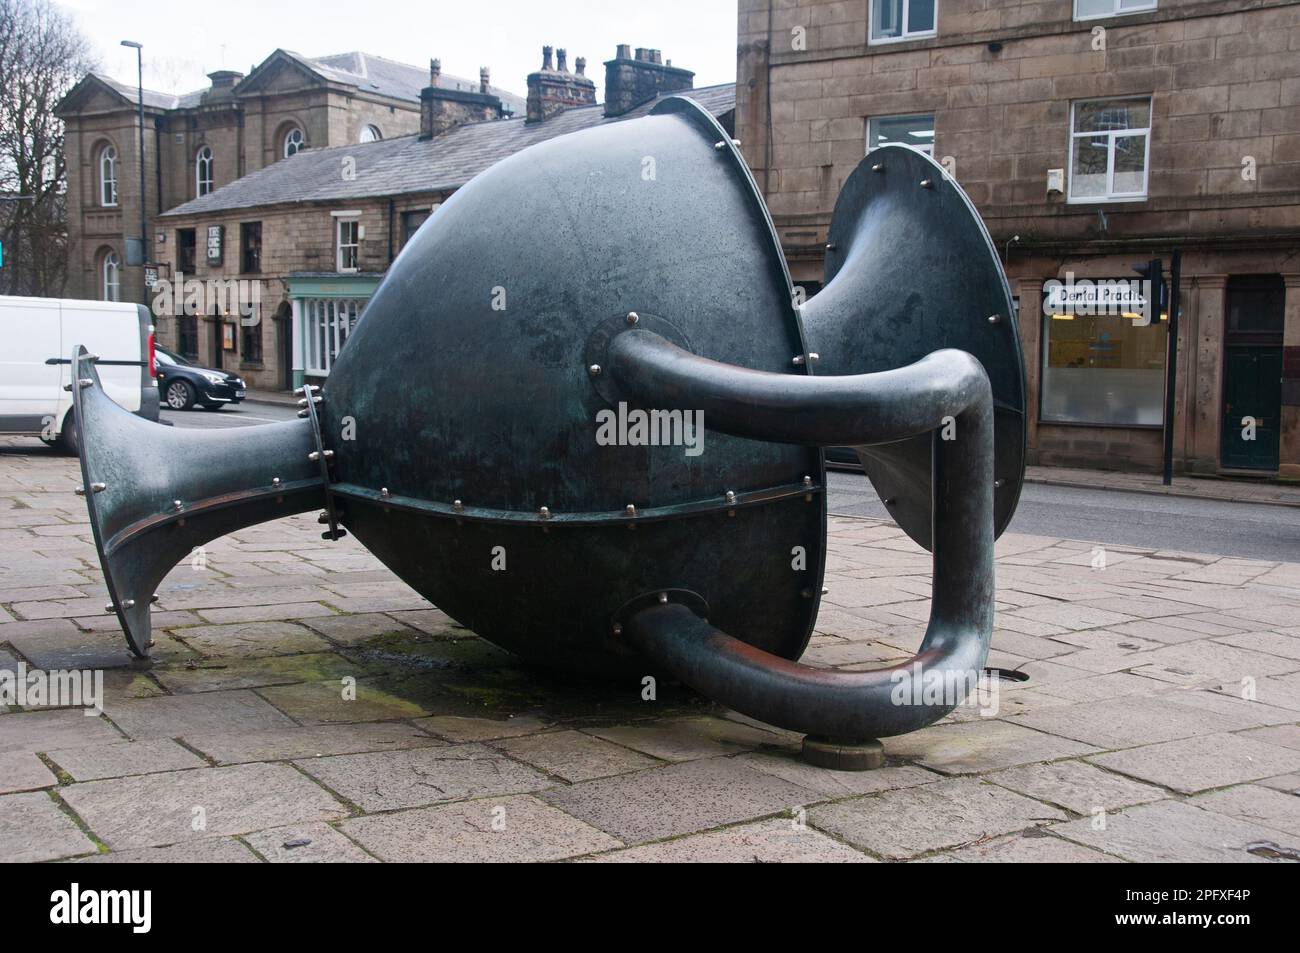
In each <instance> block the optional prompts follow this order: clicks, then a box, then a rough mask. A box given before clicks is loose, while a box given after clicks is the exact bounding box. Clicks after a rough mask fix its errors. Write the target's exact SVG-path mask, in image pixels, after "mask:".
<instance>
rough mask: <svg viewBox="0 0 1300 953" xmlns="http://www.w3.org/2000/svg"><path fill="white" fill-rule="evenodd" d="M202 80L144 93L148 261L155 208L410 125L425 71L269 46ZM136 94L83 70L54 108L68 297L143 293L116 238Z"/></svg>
mask: <svg viewBox="0 0 1300 953" xmlns="http://www.w3.org/2000/svg"><path fill="white" fill-rule="evenodd" d="M208 78H209V79H210V80H211V81H212V85H211V86H210V87H208V88H207V89H204V90H200V91H198V92H194V93H188V94H186V95H183V96H172V95H169V94H165V93H157V92H152V91H150V90H145V91H144V114H145V137H144V168H145V186H144V190H145V196H144V201H145V214H146V219H147V221H148V223H149V228H148V230H147V231H148V235H147V236H146V238H147V245H146V247H147V253H146V256H145V257H147V258H148V260H149V262H151V263H152V262H154V261H156V260H158V259H160V258H161V257H162V256H163V254H164V253H165V252H171V249H170V248H169V246H168V243H169V241H170V240H171V236H169V235H168V234H167V233H166V230H165V229H160V228H159V227H158V225H159V223H158V216H159V215H161V214H162V213H163V212H165V211H167V210H169V209H172V208H175V207H176V206H178V205H181V204H183V203H185V202H188V201H190V200H192V199H195V198H200V197H203V196H205V195H208V194H209V193H212V192H215V191H216V190H218V189H220V188H222V187H223V186H225V185H228V184H229V183H231V182H234V181H236V180H237V179H240V178H242V177H243V176H245V175H248V174H249V173H252V172H256V171H257V170H258V169H262V168H264V167H266V166H268V165H272V164H273V163H275V162H278V161H280V160H282V159H285V158H288V157H290V156H293V155H295V154H296V153H298V152H299V151H301V150H304V149H318V148H324V147H328V146H338V145H344V144H347V143H361V142H368V141H371V140H376V139H386V138H392V137H395V136H405V135H410V134H412V133H415V132H417V131H418V130H419V128H420V94H421V90H422V89H424V87H426V86H428V85H429V71H428V70H425V69H421V68H419V67H415V66H408V65H406V64H404V63H395V62H393V61H391V60H386V59H383V58H382V57H378V56H372V55H370V54H367V53H355V52H354V53H341V54H338V55H335V56H322V57H318V58H314V59H313V58H308V57H304V56H300V55H299V54H297V53H291V52H289V51H287V50H276V51H275V52H274V53H272V54H271V55H270V56H268V57H267V58H266V59H265V60H263V61H262V63H260V64H259V65H257V66H255V67H253V69H252V70H251V71H250V72H249V74H248V75H247V76H245V75H244V74H242V73H237V72H234V71H230V70H221V71H218V72H215V73H211V74H209V77H208ZM437 85H438V86H439V88H440V89H442V90H444V91H445V92H446V93H448V94H449V95H454V94H455V93H457V92H460V91H472V92H475V93H477V92H478V91H479V88H480V81H479V80H475V81H471V80H468V79H461V78H459V77H454V76H448V75H442V76H441V77H440V79H439V81H438V84H437ZM491 92H492V93H493V95H495V96H497V97H498V98H500V99H501V101H502V106H503V108H504V109H505V110H506V111H507V112H522V111H523V109H524V101H523V99H521V98H520V97H518V96H515V95H513V94H511V93H508V92H506V91H504V90H499V89H496V88H495V87H493V88H492V89H491ZM138 103H139V94H138V91H137V89H136V87H134V86H130V85H126V84H123V83H118V82H116V81H115V80H112V79H110V78H108V77H107V76H101V75H99V74H95V73H92V74H90V75H88V76H86V77H85V78H84V79H82V80H81V82H79V83H78V84H77V85H76V86H75V87H73V89H72V90H71V91H69V93H68V95H67V96H66V97H64V99H63V101H62V102H61V103H60V104H59V105H58V107H57V108H56V110H55V111H56V113H57V114H58V115H59V117H60V118H61V119H62V120H63V122H64V126H65V142H64V152H65V157H66V161H67V168H68V192H67V214H68V232H69V236H68V237H69V255H70V261H69V268H68V287H67V291H66V293H67V294H68V295H69V296H70V297H77V298H104V297H115V298H117V299H118V300H122V301H144V300H145V297H144V295H145V288H144V269H142V268H140V267H138V265H132V266H128V262H127V245H128V240H132V239H136V238H139V237H140V200H141V196H140V154H139V153H140V126H139V119H138ZM184 254H185V252H184V251H183V252H182V255H181V257H184ZM171 257H176V253H175V252H171Z"/></svg>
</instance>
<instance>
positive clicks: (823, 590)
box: [822, 586, 830, 596]
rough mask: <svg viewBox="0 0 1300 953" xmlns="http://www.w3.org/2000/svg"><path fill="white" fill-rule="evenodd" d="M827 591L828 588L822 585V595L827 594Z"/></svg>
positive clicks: (828, 591)
mask: <svg viewBox="0 0 1300 953" xmlns="http://www.w3.org/2000/svg"><path fill="white" fill-rule="evenodd" d="M829 593H830V590H829V589H827V588H826V587H825V586H822V595H823V596H824V595H827V594H829Z"/></svg>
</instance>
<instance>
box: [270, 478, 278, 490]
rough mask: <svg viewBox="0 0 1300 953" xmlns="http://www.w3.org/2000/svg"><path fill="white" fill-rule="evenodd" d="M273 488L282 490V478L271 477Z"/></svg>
mask: <svg viewBox="0 0 1300 953" xmlns="http://www.w3.org/2000/svg"><path fill="white" fill-rule="evenodd" d="M271 486H273V487H275V488H276V489H277V490H278V489H279V488H280V478H279V477H271Z"/></svg>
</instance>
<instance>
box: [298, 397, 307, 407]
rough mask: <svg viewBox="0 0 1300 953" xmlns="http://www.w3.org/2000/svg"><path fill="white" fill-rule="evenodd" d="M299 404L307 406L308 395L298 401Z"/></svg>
mask: <svg viewBox="0 0 1300 953" xmlns="http://www.w3.org/2000/svg"><path fill="white" fill-rule="evenodd" d="M298 406H299V407H306V406H307V398H306V397H303V398H302V399H301V400H299V401H298Z"/></svg>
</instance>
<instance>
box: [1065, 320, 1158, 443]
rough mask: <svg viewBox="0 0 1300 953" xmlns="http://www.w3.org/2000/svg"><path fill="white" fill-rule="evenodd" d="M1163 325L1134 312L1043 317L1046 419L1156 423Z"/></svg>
mask: <svg viewBox="0 0 1300 953" xmlns="http://www.w3.org/2000/svg"><path fill="white" fill-rule="evenodd" d="M1167 341H1168V333H1167V331H1166V326H1165V325H1163V324H1143V323H1142V322H1141V321H1140V320H1139V318H1138V316H1137V315H1134V314H1114V313H1110V314H1104V313H1103V314H1077V313H1076V314H1051V313H1045V314H1044V315H1043V377H1042V382H1043V383H1042V407H1041V409H1040V414H1039V419H1040V420H1042V421H1043V422H1045V423H1074V424H1105V425H1111V426H1120V427H1123V426H1152V427H1158V426H1160V424H1161V423H1162V422H1163V421H1164V416H1165V411H1164V407H1165V397H1164V395H1165V346H1166V344H1167Z"/></svg>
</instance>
